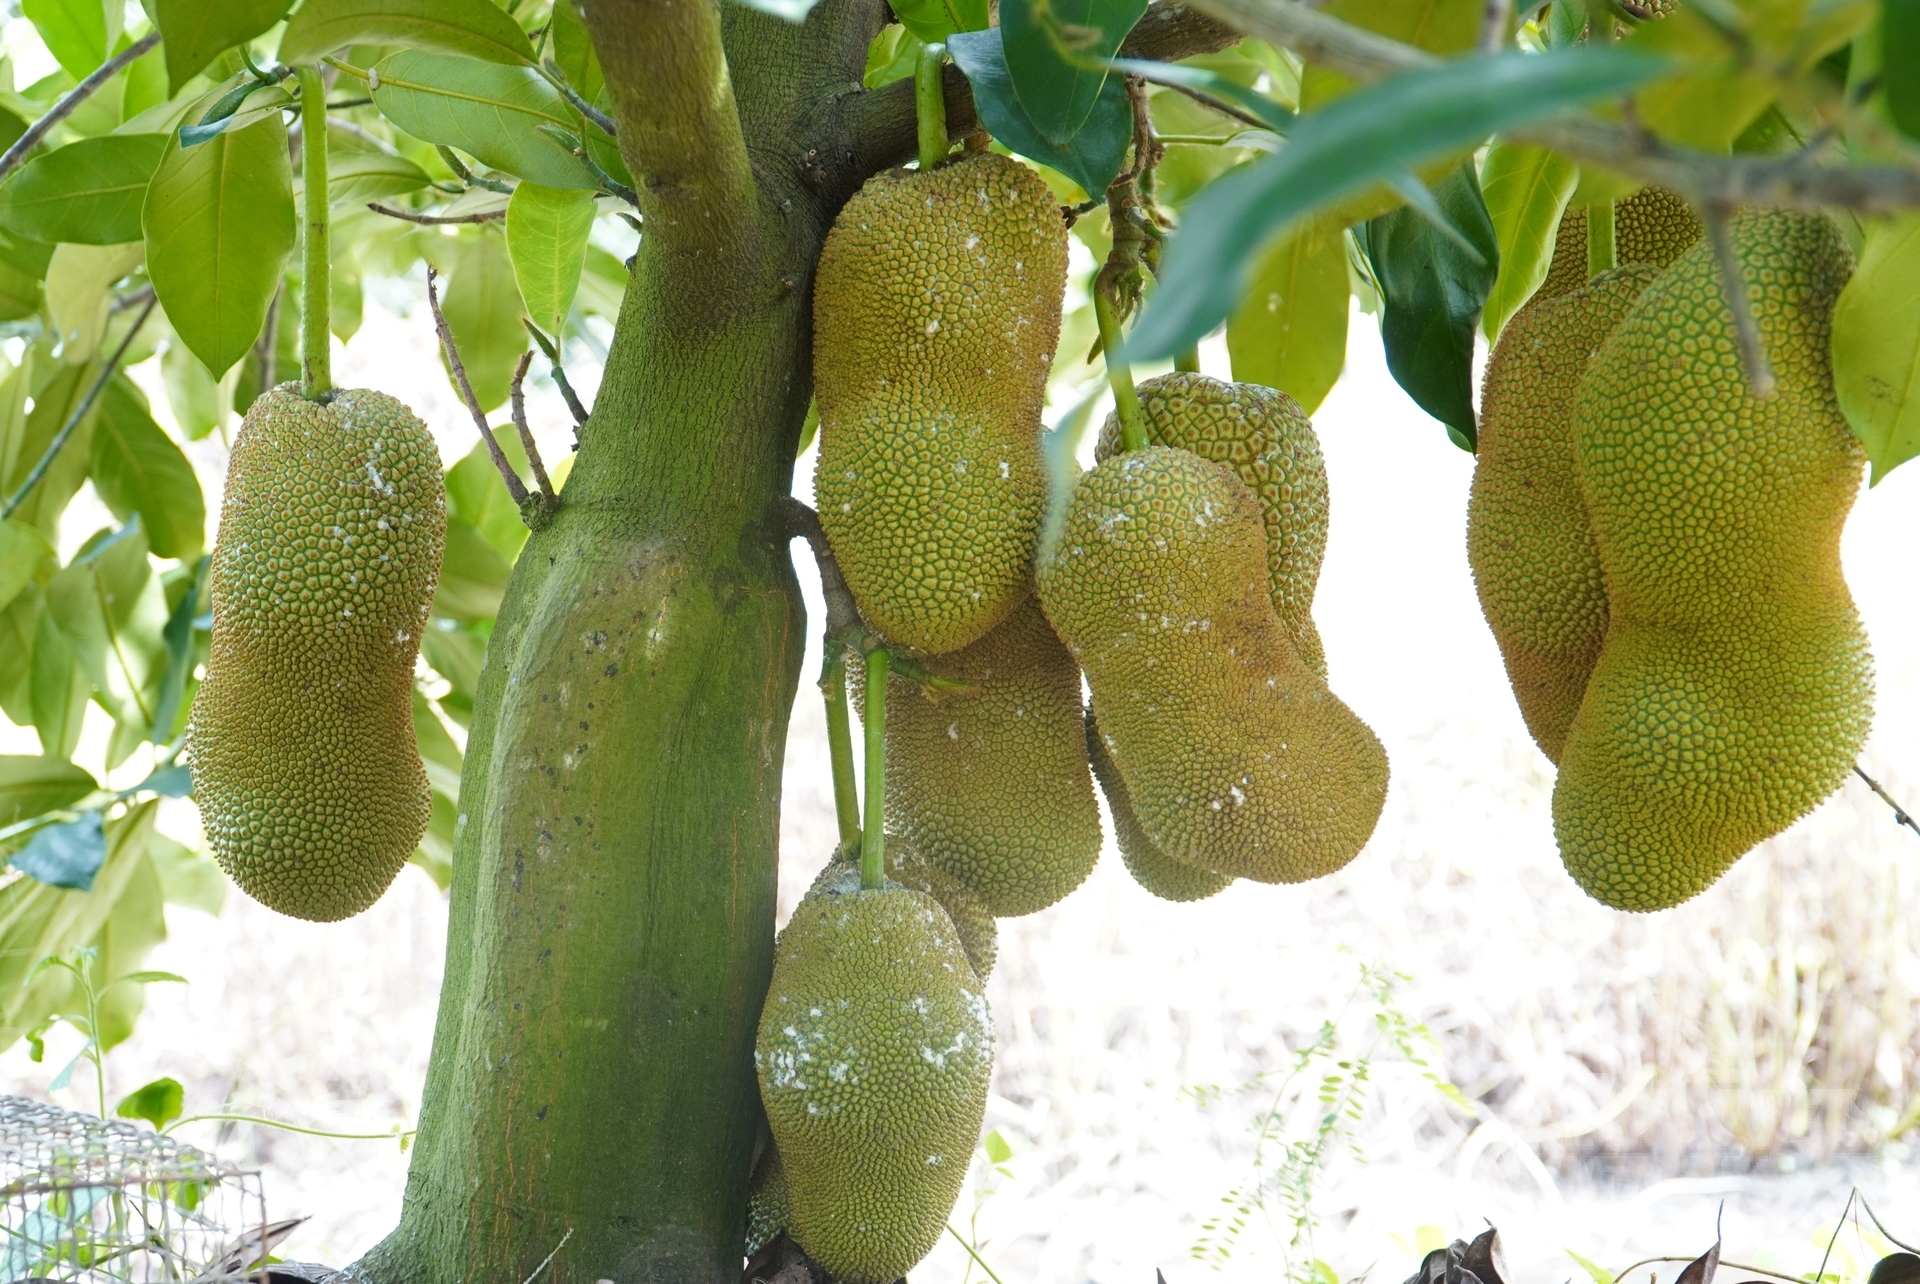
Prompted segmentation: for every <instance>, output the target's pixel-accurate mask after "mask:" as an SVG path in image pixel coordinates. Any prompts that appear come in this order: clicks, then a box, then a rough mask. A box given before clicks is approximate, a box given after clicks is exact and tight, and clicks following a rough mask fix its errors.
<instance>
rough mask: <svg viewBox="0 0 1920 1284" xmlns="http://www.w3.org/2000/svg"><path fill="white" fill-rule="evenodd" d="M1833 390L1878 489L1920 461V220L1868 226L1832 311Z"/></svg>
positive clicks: (1916, 217)
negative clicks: (1913, 461)
mask: <svg viewBox="0 0 1920 1284" xmlns="http://www.w3.org/2000/svg"><path fill="white" fill-rule="evenodd" d="M1833 390H1834V392H1835V394H1836V395H1837V396H1838V397H1839V399H1840V409H1841V410H1842V411H1844V412H1845V413H1846V416H1847V422H1848V423H1849V424H1851V425H1853V431H1854V434H1855V435H1856V436H1858V437H1859V438H1860V440H1861V441H1862V442H1864V443H1865V444H1866V447H1867V458H1868V459H1869V460H1870V461H1872V464H1873V481H1874V482H1875V483H1878V482H1879V481H1880V479H1881V478H1883V477H1885V476H1886V475H1887V474H1888V473H1890V472H1892V471H1893V470H1894V469H1895V468H1898V467H1899V466H1900V465H1901V464H1903V463H1905V462H1906V461H1907V460H1909V459H1912V458H1913V457H1914V456H1915V455H1916V454H1920V214H1906V215H1902V216H1900V217H1898V218H1890V219H1883V220H1879V221H1876V222H1873V223H1869V224H1868V225H1867V238H1866V244H1865V246H1864V247H1862V249H1861V252H1860V266H1859V267H1858V268H1857V269H1855V271H1854V274H1853V279H1852V280H1850V281H1848V282H1847V285H1846V288H1845V289H1844V290H1842V291H1841V292H1840V299H1839V301H1838V302H1837V303H1835V304H1834V308H1833Z"/></svg>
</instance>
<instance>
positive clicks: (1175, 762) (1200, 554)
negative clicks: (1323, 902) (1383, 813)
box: [1040, 446, 1387, 882]
mask: <svg viewBox="0 0 1920 1284" xmlns="http://www.w3.org/2000/svg"><path fill="white" fill-rule="evenodd" d="M1040 595H1041V600H1042V602H1043V604H1044V605H1045V607H1046V610H1047V616H1048V618H1049V619H1051V620H1052V621H1053V624H1054V627H1055V628H1056V629H1057V630H1058V631H1059V634H1060V638H1061V640H1062V641H1064V642H1065V643H1066V644H1067V647H1068V649H1069V650H1070V651H1071V652H1072V653H1073V655H1074V658H1075V659H1077V660H1078V661H1079V662H1080V665H1081V667H1082V668H1083V669H1085V670H1086V675H1087V682H1088V685H1089V686H1090V687H1091V688H1092V691H1093V703H1094V707H1095V708H1096V709H1098V710H1099V714H1100V730H1101V733H1102V737H1103V743H1104V745H1105V747H1106V749H1107V751H1108V753H1109V755H1110V756H1111V757H1112V759H1113V763H1114V765H1115V766H1116V767H1117V768H1118V769H1119V772H1120V775H1121V777H1122V778H1123V779H1124V780H1125V782H1126V792H1127V796H1128V799H1129V801H1130V802H1131V803H1132V806H1133V814H1134V816H1135V817H1136V818H1137V819H1138V820H1139V822H1140V827H1141V828H1142V829H1143V830H1144V831H1145V832H1146V834H1147V836H1148V837H1149V838H1150V839H1152V841H1153V844H1154V846H1156V847H1157V848H1159V849H1160V851H1161V852H1163V853H1164V854H1165V855H1167V856H1169V857H1171V858H1172V859H1174V860H1177V861H1182V862H1184V863H1186V864H1190V865H1195V866H1198V867H1200V868H1202V869H1207V870H1212V871H1214V872H1216V873H1219V874H1225V875H1232V876H1234V877H1239V878H1252V879H1256V880H1258V881H1261V882H1298V881H1301V880H1303V879H1308V878H1315V877H1318V876H1319V875H1322V874H1327V873H1331V872H1332V871H1334V870H1336V869H1338V868H1340V867H1341V866H1342V865H1344V864H1346V863H1347V862H1348V861H1349V860H1351V859H1352V858H1353V856H1354V854H1355V853H1357V852H1358V851H1359V850H1360V848H1361V847H1362V846H1363V845H1364V844H1365V843H1366V841H1367V838H1368V836H1369V835H1371V834H1372V832H1373V827H1374V823H1375V822H1376V821H1377V820H1378V819H1379V816H1380V808H1381V805H1382V803H1383V802H1384V800H1385V797H1386V786H1387V760H1386V753H1385V751H1384V750H1382V748H1381V747H1380V742H1379V741H1378V740H1377V739H1375V738H1374V735H1373V733H1372V732H1371V731H1369V730H1368V729H1367V727H1366V724H1364V723H1362V722H1361V721H1360V719H1359V718H1357V717H1355V716H1354V714H1353V711H1352V710H1350V709H1348V708H1347V707H1346V705H1344V704H1342V703H1341V702H1340V700H1339V699H1338V698H1337V697H1335V696H1334V694H1333V693H1332V692H1331V691H1329V690H1327V687H1326V683H1325V682H1324V681H1322V680H1321V679H1320V678H1319V677H1317V676H1316V675H1315V674H1314V673H1313V672H1312V670H1310V669H1309V668H1308V667H1307V665H1306V663H1305V661H1303V660H1302V659H1301V658H1300V656H1299V653H1298V652H1297V650H1296V649H1295V647H1294V645H1293V642H1292V639H1291V638H1290V637H1289V636H1288V633H1287V630H1286V628H1285V626H1284V625H1283V624H1281V622H1280V618H1279V616H1278V615H1277V614H1276V613H1275V612H1274V609H1273V599H1272V589H1271V584H1270V582H1269V580H1268V576H1267V540H1266V532H1265V525H1264V522H1263V520H1262V514H1261V511H1260V504H1259V501H1258V500H1257V499H1256V498H1255V497H1254V494H1253V492H1252V491H1251V490H1249V489H1248V488H1247V486H1246V484H1245V483H1244V482H1242V481H1241V480H1240V479H1239V478H1238V477H1237V476H1235V475H1234V474H1233V472H1231V471H1230V470H1228V469H1227V468H1226V467H1225V466H1223V465H1220V464H1215V463H1212V462H1210V461H1208V460H1205V459H1202V458H1200V457H1199V456H1198V455H1195V454H1192V453H1191V452H1189V451H1184V450H1174V449H1171V448H1169V447H1165V446H1149V447H1147V448H1146V449H1144V450H1136V451H1130V452H1128V453H1126V454H1122V455H1116V456H1114V457H1113V458H1111V459H1108V460H1106V461H1104V462H1102V463H1100V464H1098V465H1096V466H1095V467H1094V469H1093V471H1092V472H1090V473H1088V474H1087V475H1086V476H1084V477H1082V478H1081V479H1080V482H1079V484H1078V486H1077V487H1076V488H1075V490H1074V493H1073V498H1072V500H1071V501H1070V503H1069V504H1068V507H1067V516H1066V522H1065V525H1064V528H1063V532H1062V535H1061V538H1060V541H1059V544H1058V547H1057V549H1056V550H1055V552H1054V554H1053V555H1052V556H1051V557H1050V558H1049V559H1048V560H1047V561H1046V562H1044V563H1043V564H1042V566H1041V568H1040Z"/></svg>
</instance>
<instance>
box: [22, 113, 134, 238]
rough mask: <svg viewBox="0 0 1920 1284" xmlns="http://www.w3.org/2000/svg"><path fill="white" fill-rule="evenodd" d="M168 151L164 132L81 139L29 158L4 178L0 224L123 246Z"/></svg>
mask: <svg viewBox="0 0 1920 1284" xmlns="http://www.w3.org/2000/svg"><path fill="white" fill-rule="evenodd" d="M166 150H167V139H166V136H165V135H163V134H108V135H107V136H105V137H103V138H83V139H81V140H80V141H78V142H74V143H68V144H67V145H66V146H65V147H61V148H58V149H56V150H54V151H51V152H47V153H46V154H44V155H42V156H38V157H36V158H35V159H33V160H31V161H28V162H27V163H26V165H24V166H22V167H21V169H20V171H19V172H18V173H16V174H15V175H14V176H13V177H12V178H10V179H8V180H7V182H6V183H4V184H0V227H4V228H5V229H6V230H7V231H9V232H12V233H15V234H17V235H19V236H23V237H25V238H26V239H28V240H30V241H43V242H46V243H48V244H52V243H53V242H56V241H78V242H80V243H81V244H83V245H123V244H125V243H126V242H128V241H137V240H139V239H140V206H141V203H142V202H143V201H144V200H145V199H146V196H147V183H148V182H149V181H150V180H151V179H152V178H153V171H154V169H155V168H156V167H158V166H159V164H160V156H161V153H163V152H165V151H166Z"/></svg>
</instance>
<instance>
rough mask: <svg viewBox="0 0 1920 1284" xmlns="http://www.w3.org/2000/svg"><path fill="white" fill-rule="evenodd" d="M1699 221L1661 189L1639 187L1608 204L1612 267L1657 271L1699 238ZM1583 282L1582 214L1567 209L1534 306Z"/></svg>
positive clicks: (1584, 231)
mask: <svg viewBox="0 0 1920 1284" xmlns="http://www.w3.org/2000/svg"><path fill="white" fill-rule="evenodd" d="M1700 232H1701V226H1700V217H1699V215H1697V214H1695V213H1694V212H1693V207H1692V206H1690V205H1688V204H1687V203H1686V201H1684V200H1682V199H1681V198H1680V197H1679V196H1677V195H1675V194H1674V193H1673V192H1670V191H1668V190H1667V189H1666V188H1664V187H1643V188H1641V189H1640V190H1639V191H1637V192H1635V193H1634V194H1633V195H1632V196H1629V197H1626V198H1625V199H1623V200H1619V201H1616V202H1614V206H1613V261H1614V264H1615V265H1616V266H1618V267H1626V266H1628V265H1629V264H1634V263H1644V264H1646V265H1648V266H1650V267H1657V268H1663V267H1666V266H1667V265H1669V264H1671V263H1672V262H1673V261H1674V260H1675V259H1677V258H1679V257H1680V256H1681V255H1682V254H1684V253H1686V252H1687V249H1688V247H1689V246H1691V245H1692V244H1693V243H1694V242H1695V241H1697V240H1699V239H1700ZM1586 283H1587V212H1586V210H1584V209H1579V208H1569V209H1568V210H1567V212H1566V213H1564V214H1562V215H1561V216H1560V230H1559V232H1557V233H1556V234H1555V236H1554V242H1553V260H1552V262H1551V263H1550V264H1548V266H1547V279H1546V280H1544V281H1542V282H1541V283H1540V288H1539V289H1538V290H1535V291H1534V293H1533V301H1534V302H1540V301H1543V300H1546V299H1551V298H1556V297H1558V296H1559V295H1562V294H1566V293H1567V292H1568V291H1570V290H1577V289H1579V288H1580V287H1581V286H1583V285H1585V284H1586Z"/></svg>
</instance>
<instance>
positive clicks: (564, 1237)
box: [520, 1226, 573, 1284]
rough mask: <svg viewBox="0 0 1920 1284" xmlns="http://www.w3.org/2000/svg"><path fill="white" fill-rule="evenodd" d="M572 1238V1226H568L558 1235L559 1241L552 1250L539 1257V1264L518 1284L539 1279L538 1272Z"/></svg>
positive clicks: (558, 1254)
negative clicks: (564, 1232)
mask: <svg viewBox="0 0 1920 1284" xmlns="http://www.w3.org/2000/svg"><path fill="white" fill-rule="evenodd" d="M572 1238H573V1227H571V1226H569V1227H567V1233H566V1234H564V1235H562V1236H561V1237H560V1242H559V1243H558V1244H555V1245H554V1246H553V1251H552V1252H551V1253H548V1254H547V1255H546V1256H545V1257H543V1258H541V1259H540V1265H538V1266H536V1267H534V1268H533V1274H531V1275H529V1276H527V1278H525V1279H524V1280H521V1281H520V1284H533V1282H534V1281H535V1280H537V1279H539V1278H540V1272H542V1271H544V1270H546V1269H547V1267H549V1266H551V1265H553V1259H554V1258H556V1257H558V1256H560V1250H561V1249H563V1248H565V1247H566V1246H567V1241H568V1240H570V1239H572Z"/></svg>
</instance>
